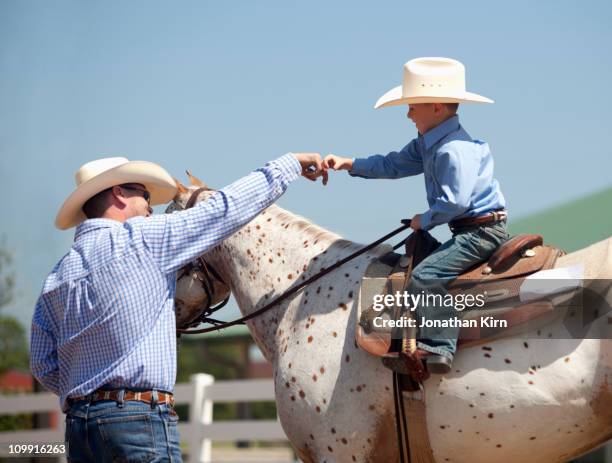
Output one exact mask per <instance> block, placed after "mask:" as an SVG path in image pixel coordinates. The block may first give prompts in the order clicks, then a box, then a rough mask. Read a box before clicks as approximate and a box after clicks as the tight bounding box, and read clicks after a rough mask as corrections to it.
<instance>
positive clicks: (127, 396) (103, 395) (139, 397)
mask: <svg viewBox="0 0 612 463" xmlns="http://www.w3.org/2000/svg"><path fill="white" fill-rule="evenodd" d="M122 390H123V391H125V392H124V394H123V400H124V401H126V400H136V401H139V402H145V403H148V404H150V403H152V402H153V391H130V390H129V389H114V390H111V391H103V390H97V391H94V392H92V393H91V394H88V395H83V396H77V397H68V404H70V405H72V404H73V403H75V402H81V401H91V402H99V401H101V400H114V401H116V402H119V401H120V395H121V391H122ZM156 403H158V404H166V405H171V406H174V396H173V395H172V394H171V393H170V392H163V391H157V402H156Z"/></svg>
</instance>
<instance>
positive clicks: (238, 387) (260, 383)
mask: <svg viewBox="0 0 612 463" xmlns="http://www.w3.org/2000/svg"><path fill="white" fill-rule="evenodd" d="M174 396H175V402H176V404H177V405H187V406H188V407H189V421H188V422H181V423H179V432H180V434H181V440H182V441H183V442H186V443H187V444H188V448H189V458H188V460H187V461H188V462H190V463H195V462H198V463H210V462H211V461H212V456H211V447H212V441H226V442H228V441H237V440H242V441H247V440H263V441H286V440H287V437H286V436H285V433H284V431H283V429H282V427H281V425H280V423H279V422H278V420H228V421H217V422H213V414H212V412H213V404H214V403H227V402H253V401H267V400H269V401H273V400H274V386H273V383H272V380H269V379H265V380H262V379H255V380H240V381H217V382H215V380H214V378H213V377H212V376H210V375H206V374H202V373H201V374H197V375H193V376H192V377H191V382H189V383H182V384H177V385H176V387H175V389H174ZM52 412H56V413H58V414H59V415H60V416H61V413H62V411H61V409H60V406H59V402H58V399H57V397H56V396H55V395H53V394H50V393H38V394H14V395H0V414H2V415H14V414H19V413H52ZM58 423H59V425H58V427H56V428H48V429H32V430H27V431H26V430H24V431H8V432H0V445H3V444H4V445H6V444H14V443H19V444H48V443H58V442H63V441H64V420H63V419H60V420H58Z"/></svg>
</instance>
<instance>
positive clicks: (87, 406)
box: [66, 400, 183, 463]
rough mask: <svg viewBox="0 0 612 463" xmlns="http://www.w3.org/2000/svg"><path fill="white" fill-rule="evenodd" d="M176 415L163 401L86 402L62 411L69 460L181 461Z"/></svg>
mask: <svg viewBox="0 0 612 463" xmlns="http://www.w3.org/2000/svg"><path fill="white" fill-rule="evenodd" d="M177 424H178V415H177V414H176V412H175V411H174V408H173V407H171V406H169V405H166V404H157V405H151V404H147V403H144V402H138V401H125V402H124V403H123V406H122V407H121V406H119V403H118V402H115V401H109V400H105V401H100V402H92V403H88V402H86V401H83V402H77V403H75V404H73V405H72V406H71V407H70V408H69V409H68V411H67V414H66V444H67V449H66V451H67V457H68V461H69V462H75V463H77V462H78V463H80V462H122V461H123V462H127V461H143V462H145V461H146V462H182V461H183V460H182V459H181V449H180V447H179V434H178V428H177Z"/></svg>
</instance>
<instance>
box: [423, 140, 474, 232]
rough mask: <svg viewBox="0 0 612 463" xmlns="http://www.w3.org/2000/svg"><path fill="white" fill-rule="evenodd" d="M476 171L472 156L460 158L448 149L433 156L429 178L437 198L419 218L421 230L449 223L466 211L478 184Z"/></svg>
mask: <svg viewBox="0 0 612 463" xmlns="http://www.w3.org/2000/svg"><path fill="white" fill-rule="evenodd" d="M478 169H479V163H478V159H476V158H475V157H474V156H468V155H465V156H461V153H459V152H457V151H455V150H453V149H452V148H451V147H449V149H447V150H446V151H441V152H438V153H436V157H435V159H434V169H433V170H434V172H433V175H434V181H435V182H437V183H438V185H439V191H440V194H439V195H438V196H437V197H436V198H434V203H433V205H431V207H430V208H429V210H428V211H427V212H425V213H424V214H423V215H422V216H421V228H423V230H430V229H432V228H433V227H435V226H437V225H440V224H443V223H447V222H450V221H451V220H453V219H454V218H455V217H457V216H459V215H461V214H463V213H464V212H465V211H466V210H467V209H468V208H469V207H470V198H471V195H472V192H473V191H474V187H475V186H476V181H477V180H478Z"/></svg>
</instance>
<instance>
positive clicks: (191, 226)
mask: <svg viewBox="0 0 612 463" xmlns="http://www.w3.org/2000/svg"><path fill="white" fill-rule="evenodd" d="M300 172H301V166H300V163H299V162H298V161H297V159H296V158H295V156H293V154H291V153H288V154H286V155H285V156H282V157H280V158H278V159H276V160H274V161H271V162H269V163H267V164H266V165H265V166H264V167H262V168H260V169H258V170H256V171H254V172H252V173H251V174H250V175H247V176H246V177H244V178H242V179H240V180H238V181H236V182H234V183H232V184H231V185H229V186H227V187H225V188H223V189H221V190H218V191H217V192H215V193H213V194H212V195H211V197H210V198H208V199H207V200H206V201H200V202H199V203H198V204H196V205H195V206H194V207H192V208H191V209H188V210H185V211H180V212H174V213H172V214H160V215H155V216H152V217H149V218H146V219H143V220H142V224H143V225H142V233H143V238H144V242H145V245H146V246H147V247H148V248H149V249H150V251H151V252H152V254H153V257H154V259H155V260H156V261H157V262H158V264H159V265H160V267H161V268H162V270H163V271H165V272H172V271H176V270H178V269H179V268H181V267H182V266H183V265H185V264H187V263H189V262H191V261H193V260H194V259H195V258H197V257H198V256H200V255H202V254H203V253H205V252H206V251H208V250H209V249H212V248H213V247H215V246H216V245H218V244H219V243H220V242H221V241H223V240H224V239H225V238H227V237H228V236H230V235H231V234H233V233H234V232H236V231H237V230H239V229H240V228H242V227H243V226H244V225H246V224H247V223H248V222H250V221H251V220H252V219H253V218H255V216H257V215H258V214H259V213H260V212H261V211H263V210H264V209H265V208H267V207H268V206H270V205H271V204H272V203H273V202H274V201H276V200H277V199H278V198H279V197H280V196H281V195H282V194H283V193H284V192H285V190H286V189H287V187H288V186H289V184H290V183H291V182H292V181H294V180H296V179H297V178H298V177H299V174H300Z"/></svg>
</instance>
